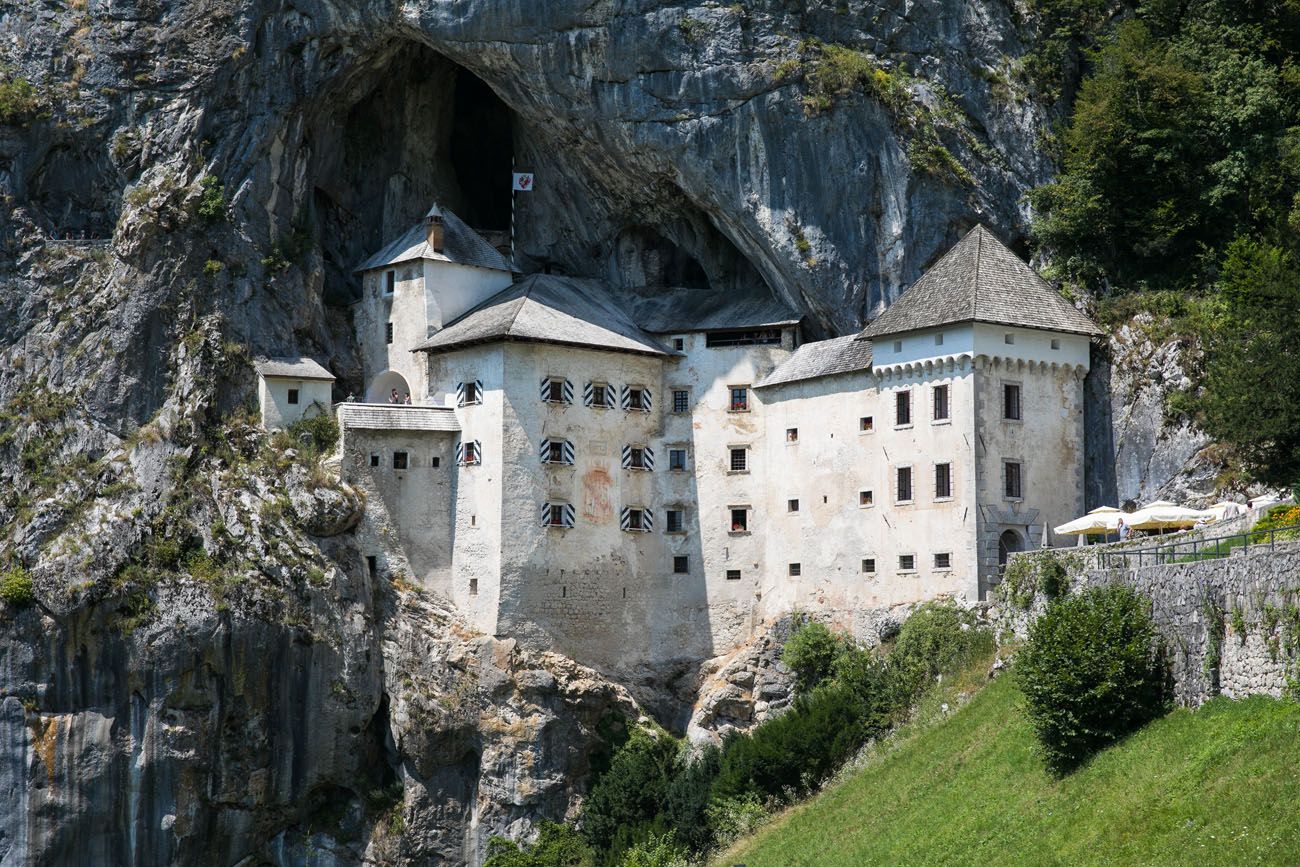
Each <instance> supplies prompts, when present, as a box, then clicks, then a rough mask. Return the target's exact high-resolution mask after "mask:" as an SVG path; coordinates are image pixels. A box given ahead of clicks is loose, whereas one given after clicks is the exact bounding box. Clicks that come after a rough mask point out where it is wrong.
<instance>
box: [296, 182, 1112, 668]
mask: <svg viewBox="0 0 1300 867" xmlns="http://www.w3.org/2000/svg"><path fill="white" fill-rule="evenodd" d="M359 273H360V275H361V282H362V297H361V300H360V301H358V302H357V303H356V307H355V311H354V313H355V315H354V322H355V327H356V339H357V341H358V345H359V347H360V350H361V357H362V360H363V364H364V366H365V374H366V376H367V378H368V380H367V381H368V387H367V392H366V395H365V400H364V402H345V403H341V404H339V405H338V408H337V412H338V417H339V421H340V426H341V429H342V445H341V449H342V452H341V453H342V461H343V464H342V474H343V477H344V479H345V480H347V481H349V482H351V483H352V484H355V485H357V486H358V487H360V488H362V489H363V490H365V492H366V493H367V497H368V499H367V519H366V520H365V522H364V523H363V525H362V527H361V528H360V529H359V530H358V533H359V544H360V545H361V547H362V550H363V552H366V556H367V563H368V567H369V568H370V569H371V570H372V571H373V572H375V573H376V574H380V573H387V574H396V573H401V574H403V575H405V576H406V577H407V580H410V581H412V582H414V583H416V584H418V585H421V586H423V587H425V588H427V589H428V590H430V591H432V592H435V593H437V594H439V595H440V596H443V597H445V598H446V599H449V600H451V601H452V602H453V603H454V604H455V606H456V607H457V608H458V609H459V610H460V611H461V612H462V613H463V614H464V615H465V616H466V617H467V618H468V619H469V620H470V621H471V622H472V623H473V624H474V625H475V626H477V627H478V628H480V629H482V630H483V631H484V632H486V633H492V634H498V635H507V636H510V637H512V638H516V639H518V640H520V641H522V642H526V643H529V644H532V645H536V646H541V647H547V648H554V649H556V650H558V651H560V652H563V653H566V654H568V655H570V656H573V657H574V658H576V659H579V660H580V661H585V662H590V663H593V664H602V665H605V666H610V667H618V668H622V669H625V670H627V669H634V668H636V667H637V666H642V665H659V664H662V663H665V662H670V661H673V660H699V659H703V658H707V657H711V656H715V655H718V654H721V653H725V652H727V651H728V650H730V649H732V648H734V647H736V646H738V645H740V644H741V643H743V642H744V641H745V640H746V639H747V638H749V637H750V636H751V635H752V634H753V632H754V631H755V630H756V629H757V628H758V627H759V625H760V624H762V623H764V622H765V621H767V620H769V619H771V618H773V617H777V616H779V615H781V614H785V613H789V612H791V611H795V610H800V611H806V612H809V613H811V614H815V615H818V616H822V617H824V618H826V619H829V620H831V621H833V622H835V623H837V624H838V625H839V626H840V627H842V628H844V629H846V630H849V631H851V632H854V633H856V634H860V635H861V634H865V633H866V632H867V631H868V630H869V629H870V628H871V620H872V618H873V616H875V615H877V614H878V613H879V612H880V611H881V610H882V609H886V608H889V607H890V606H895V605H900V604H906V603H912V602H917V601H920V600H925V599H932V598H938V597H959V598H965V599H967V600H978V599H983V598H985V597H986V596H987V595H988V593H989V591H990V590H991V588H992V587H993V586H994V585H995V584H996V583H997V581H998V577H999V574H1000V568H999V567H1000V564H1003V563H1005V561H1006V556H1007V553H1008V552H1009V551H1014V550H1021V549H1023V548H1026V547H1029V546H1034V545H1037V544H1039V542H1040V540H1041V539H1043V538H1045V537H1046V534H1047V531H1046V529H1045V527H1046V526H1049V525H1050V524H1051V523H1052V522H1059V521H1061V520H1064V519H1066V518H1068V517H1071V516H1073V515H1076V514H1079V513H1080V512H1081V511H1082V506H1083V493H1082V492H1083V478H1082V475H1083V441H1084V435H1083V377H1084V375H1085V374H1086V372H1087V370H1088V366H1089V349H1090V346H1089V344H1090V340H1091V338H1092V337H1093V336H1095V335H1096V334H1098V333H1099V332H1098V329H1097V328H1096V326H1095V325H1094V324H1093V323H1092V322H1091V321H1090V320H1088V319H1087V318H1086V317H1085V316H1084V315H1083V314H1081V313H1080V312H1079V311H1077V310H1076V309H1075V308H1074V307H1073V306H1072V305H1070V304H1069V303H1068V302H1066V301H1065V300H1064V299H1063V298H1062V297H1061V296H1060V295H1059V294H1058V293H1056V292H1055V291H1053V290H1052V288H1051V287H1050V286H1048V285H1047V284H1046V283H1045V282H1044V281H1043V280H1042V279H1041V278H1040V277H1039V276H1038V275H1037V274H1036V273H1035V272H1034V271H1033V270H1032V269H1031V268H1030V267H1029V266H1028V265H1026V264H1025V263H1024V262H1023V261H1021V260H1020V259H1019V258H1018V257H1017V256H1016V255H1015V254H1014V253H1012V252H1011V251H1010V250H1008V249H1007V248H1006V247H1005V246H1003V245H1002V244H1001V243H1000V242H999V241H998V240H997V239H996V238H995V237H994V236H993V235H992V234H991V233H990V232H989V231H988V230H987V229H984V228H983V227H976V228H975V229H973V230H972V231H970V232H969V233H968V234H967V235H966V236H965V237H964V238H963V239H962V240H961V241H960V242H959V243H957V244H956V245H955V246H954V247H953V248H952V249H951V250H949V251H948V252H947V253H946V254H945V255H944V256H943V257H942V258H941V259H940V260H939V261H938V262H936V263H935V264H934V265H933V266H932V267H931V268H930V269H929V270H927V271H926V273H925V274H924V275H923V276H922V277H921V278H920V279H919V280H917V281H916V283H915V284H913V285H912V286H911V287H910V288H909V289H908V290H907V291H906V292H904V293H903V295H902V296H901V297H900V298H899V299H898V300H897V301H896V302H895V303H894V304H893V305H892V306H890V307H889V308H888V309H887V310H886V311H885V313H884V314H883V315H881V316H880V317H879V318H877V319H876V320H875V321H873V322H872V323H871V324H870V325H869V326H868V327H867V328H866V330H865V331H863V332H862V333H861V334H859V335H850V336H847V337H838V338H834V339H830V340H821V341H816V342H811V343H802V342H801V340H800V337H801V330H800V320H801V317H800V315H799V314H798V313H796V312H794V311H792V310H790V309H789V308H788V307H787V306H786V305H785V304H783V303H781V302H780V301H779V300H778V299H776V298H775V297H773V296H772V294H771V293H770V291H769V290H768V289H767V288H766V287H762V288H756V289H754V290H753V291H751V292H749V293H736V292H731V293H718V292H712V291H708V290H700V289H692V288H681V287H666V288H664V287H656V288H646V289H631V290H629V289H614V288H612V287H610V286H608V285H605V284H603V283H601V282H599V281H594V280H580V279H574V278H570V277H564V276H557V275H548V274H533V275H530V276H526V277H521V276H520V275H519V274H517V273H516V272H515V271H514V270H513V269H512V267H511V264H510V262H509V261H508V260H507V259H506V258H505V257H504V256H503V255H502V254H501V253H500V252H498V251H497V250H496V249H495V248H493V247H492V246H491V245H490V244H488V243H487V242H486V241H485V240H484V239H483V238H481V237H480V236H478V235H477V234H476V233H475V232H474V231H473V230H471V229H470V228H469V227H468V226H466V225H465V224H464V223H463V222H462V221H460V220H459V219H458V218H457V217H456V216H455V215H454V214H452V213H451V212H449V211H447V210H445V209H440V208H438V207H436V206H435V207H434V208H433V209H432V210H430V212H429V214H428V215H427V216H426V218H425V220H424V221H423V222H422V223H420V224H418V225H415V226H412V227H411V229H410V230H409V231H408V232H407V233H406V234H405V235H403V236H402V237H400V238H398V239H396V240H395V241H393V242H392V243H391V244H389V245H388V246H387V247H385V248H384V249H383V250H381V251H379V252H378V253H376V254H375V255H374V256H372V257H371V258H370V259H368V260H367V261H365V262H364V263H363V264H362V265H361V266H360V267H359ZM282 385H283V384H282ZM408 394H409V395H410V405H406V404H405V401H406V396H407V395H408ZM394 400H396V402H394ZM281 409H283V407H281ZM281 416H283V413H282V412H281V413H280V416H277V417H281Z"/></svg>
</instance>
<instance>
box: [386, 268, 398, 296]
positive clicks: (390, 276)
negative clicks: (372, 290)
mask: <svg viewBox="0 0 1300 867" xmlns="http://www.w3.org/2000/svg"><path fill="white" fill-rule="evenodd" d="M396 288H397V272H396V271H387V272H385V273H384V294H385V295H392V294H393V290H395V289H396Z"/></svg>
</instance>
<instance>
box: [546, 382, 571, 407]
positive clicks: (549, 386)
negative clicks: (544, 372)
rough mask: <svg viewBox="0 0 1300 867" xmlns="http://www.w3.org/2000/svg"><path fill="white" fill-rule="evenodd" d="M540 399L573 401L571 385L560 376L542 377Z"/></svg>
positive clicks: (550, 401) (557, 401) (547, 401)
mask: <svg viewBox="0 0 1300 867" xmlns="http://www.w3.org/2000/svg"><path fill="white" fill-rule="evenodd" d="M542 400H543V401H545V402H546V403H573V386H572V385H570V384H569V381H568V380H567V379H564V378H562V377H548V378H547V379H543V380H542Z"/></svg>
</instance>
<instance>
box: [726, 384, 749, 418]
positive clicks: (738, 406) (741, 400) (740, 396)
mask: <svg viewBox="0 0 1300 867" xmlns="http://www.w3.org/2000/svg"><path fill="white" fill-rule="evenodd" d="M727 409H728V410H730V411H731V412H749V386H747V385H733V386H731V403H730V405H729V406H728V407H727Z"/></svg>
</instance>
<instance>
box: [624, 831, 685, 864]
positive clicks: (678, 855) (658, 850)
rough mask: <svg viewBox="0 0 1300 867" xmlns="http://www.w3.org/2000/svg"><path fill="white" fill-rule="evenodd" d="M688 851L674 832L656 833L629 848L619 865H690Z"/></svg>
mask: <svg viewBox="0 0 1300 867" xmlns="http://www.w3.org/2000/svg"><path fill="white" fill-rule="evenodd" d="M688 864H689V862H688V860H687V856H686V852H684V851H683V850H682V849H681V847H679V846H678V845H677V843H676V841H675V840H674V839H673V835H672V834H656V835H654V836H651V837H650V838H648V839H647V840H645V841H643V842H641V843H638V844H636V845H635V846H633V847H632V848H631V849H628V850H627V852H626V853H624V855H623V860H622V861H621V862H620V863H619V867H688Z"/></svg>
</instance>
